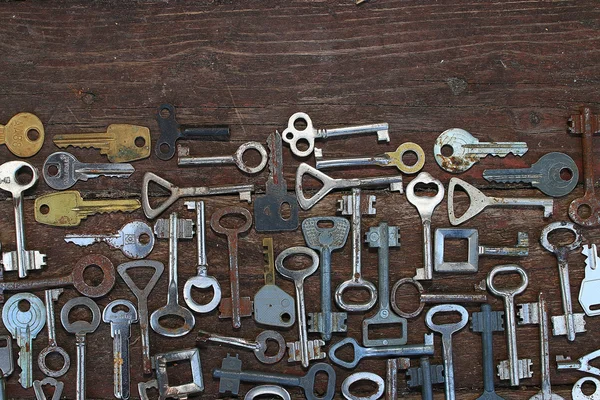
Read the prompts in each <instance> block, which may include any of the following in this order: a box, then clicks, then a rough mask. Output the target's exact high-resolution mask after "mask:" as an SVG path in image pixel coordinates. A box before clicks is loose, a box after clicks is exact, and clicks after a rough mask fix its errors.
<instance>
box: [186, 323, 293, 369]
mask: <svg viewBox="0 0 600 400" xmlns="http://www.w3.org/2000/svg"><path fill="white" fill-rule="evenodd" d="M269 341H270V342H275V343H277V353H276V354H275V355H267V349H268V343H267V342H269ZM206 342H215V343H222V344H227V345H230V346H236V347H240V348H244V349H248V350H252V351H253V352H254V355H255V356H256V358H257V360H258V361H260V362H261V363H264V364H276V363H278V362H279V361H281V359H282V358H283V355H284V354H285V349H286V347H285V339H284V338H283V336H281V334H280V333H279V332H276V331H262V332H261V333H259V334H258V336H257V337H256V340H247V339H241V338H238V337H230V336H223V335H219V334H216V333H210V332H206V331H203V330H200V331H198V337H197V338H196V344H197V345H198V344H203V343H206Z"/></svg>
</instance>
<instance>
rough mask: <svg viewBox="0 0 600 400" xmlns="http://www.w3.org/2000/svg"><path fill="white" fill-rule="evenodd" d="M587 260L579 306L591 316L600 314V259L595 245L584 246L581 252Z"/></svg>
mask: <svg viewBox="0 0 600 400" xmlns="http://www.w3.org/2000/svg"><path fill="white" fill-rule="evenodd" d="M581 254H583V255H584V256H585V257H586V259H585V278H583V281H581V288H580V289H579V304H581V308H583V311H585V313H586V314H587V315H588V316H589V317H592V316H594V315H599V314H600V309H598V304H600V301H598V292H600V269H599V268H598V266H599V265H600V258H599V257H598V250H597V248H596V245H595V244H592V245H591V246H588V245H587V244H584V245H583V250H581ZM592 307H593V308H592Z"/></svg>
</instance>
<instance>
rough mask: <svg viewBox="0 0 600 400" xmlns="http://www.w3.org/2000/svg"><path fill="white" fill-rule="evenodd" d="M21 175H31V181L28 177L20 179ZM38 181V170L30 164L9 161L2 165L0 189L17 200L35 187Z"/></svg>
mask: <svg viewBox="0 0 600 400" xmlns="http://www.w3.org/2000/svg"><path fill="white" fill-rule="evenodd" d="M21 173H23V174H24V175H25V174H30V175H31V180H29V179H28V177H26V176H23V177H20V176H19V174H21ZM38 179H39V174H38V169H37V168H36V167H34V166H33V165H31V164H29V163H28V162H25V161H8V162H5V163H4V164H2V165H0V189H2V190H6V191H7V192H10V193H11V194H12V195H13V197H15V198H16V197H19V196H20V195H21V193H22V192H24V191H26V190H27V189H29V188H31V187H33V186H34V185H35V184H36V182H37V181H38ZM25 181H27V182H25Z"/></svg>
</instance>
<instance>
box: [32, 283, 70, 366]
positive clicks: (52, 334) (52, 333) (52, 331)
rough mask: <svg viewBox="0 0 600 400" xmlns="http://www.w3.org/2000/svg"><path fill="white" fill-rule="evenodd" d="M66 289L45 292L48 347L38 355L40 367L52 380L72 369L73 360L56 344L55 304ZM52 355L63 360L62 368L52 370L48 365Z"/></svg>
mask: <svg viewBox="0 0 600 400" xmlns="http://www.w3.org/2000/svg"><path fill="white" fill-rule="evenodd" d="M63 291H64V289H62V288H59V289H49V290H46V291H45V292H44V295H45V300H46V325H47V326H48V346H46V347H45V348H44V349H43V350H42V351H40V354H39V355H38V367H40V370H41V371H42V372H43V373H44V374H45V375H48V376H50V377H52V378H58V377H60V376H63V375H64V374H66V373H67V371H68V370H69V368H70V367H71V358H70V357H69V354H68V353H67V352H66V350H65V349H63V348H62V347H60V346H59V345H58V344H57V343H56V326H55V325H54V302H55V301H58V296H60V295H61V294H62V292H63ZM50 354H58V355H59V356H60V357H61V358H62V359H63V364H62V367H60V368H59V369H52V368H50V366H49V365H48V364H47V363H46V359H47V358H48V355H50Z"/></svg>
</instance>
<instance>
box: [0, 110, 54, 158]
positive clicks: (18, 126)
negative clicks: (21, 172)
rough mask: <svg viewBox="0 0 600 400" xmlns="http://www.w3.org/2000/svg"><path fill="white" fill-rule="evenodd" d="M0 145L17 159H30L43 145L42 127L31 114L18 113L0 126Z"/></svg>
mask: <svg viewBox="0 0 600 400" xmlns="http://www.w3.org/2000/svg"><path fill="white" fill-rule="evenodd" d="M0 144H5V145H6V147H7V148H8V150H9V151H10V152H11V153H13V154H14V155H15V156H17V157H23V158H26V157H31V156H34V155H36V154H37V152H38V151H40V149H41V148H42V146H43V145H44V125H43V124H42V121H40V119H39V118H38V117H36V116H35V115H33V114H31V113H26V112H22V113H18V114H17V115H15V116H14V117H12V118H11V119H10V120H9V121H8V123H7V124H6V125H0Z"/></svg>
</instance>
